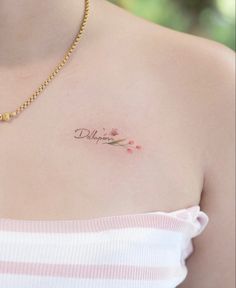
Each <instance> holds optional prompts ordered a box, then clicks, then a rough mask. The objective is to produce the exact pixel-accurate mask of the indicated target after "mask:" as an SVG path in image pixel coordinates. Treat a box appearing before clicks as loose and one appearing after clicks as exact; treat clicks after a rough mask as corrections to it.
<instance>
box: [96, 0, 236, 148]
mask: <svg viewBox="0 0 236 288" xmlns="http://www.w3.org/2000/svg"><path fill="white" fill-rule="evenodd" d="M99 3H102V10H103V16H104V15H105V14H107V17H105V19H103V21H105V22H106V23H107V24H109V25H107V26H109V28H106V29H108V33H110V34H111V38H109V40H112V42H114V43H115V46H116V48H115V47H114V50H113V51H114V54H113V59H115V55H118V57H119V56H121V55H122V56H121V57H123V58H122V60H124V61H122V65H123V66H127V67H125V68H127V71H128V72H129V75H133V77H136V76H137V79H139V78H138V77H140V81H142V82H145V81H146V84H147V85H150V86H152V87H153V91H160V92H163V93H166V94H168V95H174V96H175V98H176V99H177V100H179V101H180V103H181V104H183V105H184V107H185V108H186V109H188V110H189V111H190V113H192V117H194V115H197V117H199V118H201V119H202V120H201V125H200V123H199V128H200V129H202V130H204V131H203V133H205V134H204V135H203V136H205V137H206V138H209V136H210V135H211V136H212V139H213V138H214V137H216V138H217V137H220V135H221V134H220V133H222V131H221V130H220V127H222V128H223V127H225V125H226V126H227V125H232V124H230V123H232V117H234V75H235V65H234V63H235V53H234V51H232V50H231V49H229V48H227V47H226V46H224V45H223V44H220V43H217V42H215V41H212V40H208V39H205V38H202V37H198V36H194V35H190V34H187V33H182V32H178V31H174V30H172V29H169V28H166V27H163V26H160V25H158V24H154V23H151V22H149V21H147V20H144V19H141V18H139V17H137V16H134V15H132V14H131V13H129V12H127V11H125V10H124V9H121V8H119V7H117V6H115V5H114V4H111V3H108V2H107V1H104V0H100V2H99ZM116 53H117V54H116ZM119 60H120V58H119V59H118V61H119ZM140 71H142V72H140ZM129 77H132V76H129ZM226 122H227V123H226ZM214 125H215V126H218V125H219V126H218V129H217V130H215V131H211V133H209V130H211V129H212V127H214ZM217 135H218V136H217ZM221 136H222V135H221ZM212 141H213V142H214V140H212ZM209 147H210V146H209ZM209 149H210V150H211V148H209Z"/></svg>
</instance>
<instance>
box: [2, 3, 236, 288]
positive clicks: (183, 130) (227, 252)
mask: <svg viewBox="0 0 236 288" xmlns="http://www.w3.org/2000/svg"><path fill="white" fill-rule="evenodd" d="M43 2H44V4H42V3H40V2H36V1H35V2H34V1H29V0H21V1H16V0H10V1H8V0H0V43H1V49H0V87H1V107H0V108H1V109H0V112H1V113H2V112H5V111H12V110H14V109H15V108H16V107H17V106H19V105H20V104H21V103H22V102H23V101H24V100H25V99H26V98H27V97H28V96H29V95H31V93H32V92H33V91H34V89H36V88H37V86H38V85H39V84H40V83H41V82H42V81H43V80H45V78H46V77H47V75H48V74H49V73H50V72H51V70H52V69H53V68H54V66H55V64H56V63H57V62H58V60H59V59H61V58H62V56H63V55H64V53H65V51H66V49H67V48H68V46H69V45H70V44H71V41H72V40H73V36H74V35H75V34H76V33H77V30H78V17H79V16H81V17H82V14H83V1H82V0H81V1H78V0H76V1H75V0H70V1H69V2H68V1H67V2H66V3H67V4H65V1H62V0H61V1H59V0H57V1H56V0H54V1H43ZM29 3H31V4H30V5H29ZM68 3H69V5H68ZM64 6H65V7H64ZM91 7H92V11H91V17H90V19H89V24H88V26H87V29H86V33H85V34H84V36H83V39H82V41H81V43H80V45H79V47H78V49H77V50H76V52H75V53H74V54H73V56H72V59H71V60H70V62H69V63H68V64H67V65H66V67H64V69H63V70H62V71H61V73H60V75H58V76H57V78H56V79H55V80H54V81H53V82H52V83H51V84H50V86H49V87H48V88H47V89H46V90H45V92H44V93H43V94H42V95H40V97H39V99H38V100H37V101H36V102H35V103H34V104H33V105H31V107H30V108H29V109H27V110H26V111H25V112H24V113H22V114H21V115H20V116H19V117H18V118H17V119H15V120H14V121H13V122H10V123H0V135H1V139H2V141H0V160H1V165H0V188H1V190H0V218H13V219H33V220H37V219H43V220H52V219H87V218H95V217H102V216H108V215H121V214H134V213H145V212H150V211H166V212H170V211H174V210H178V209H182V208H187V207H190V206H193V205H198V204H200V205H201V209H202V210H203V211H204V212H206V213H207V214H208V216H209V218H210V222H209V224H208V226H207V229H206V230H205V231H204V233H203V234H202V235H200V236H199V237H197V238H196V239H194V241H193V243H194V247H195V252H194V253H193V254H192V256H191V257H190V258H189V259H188V260H187V266H188V270H189V275H190V276H189V277H188V278H187V279H186V281H185V282H184V283H183V284H182V285H181V286H180V287H182V288H185V287H186V288H187V287H188V288H189V287H191V288H199V287H202V288H211V287H233V283H234V279H233V278H234V276H233V275H234V256H233V255H234V217H233V215H234V115H235V111H234V52H233V51H231V50H230V49H228V48H226V47H224V46H223V45H221V44H218V43H215V42H213V41H209V40H206V39H202V38H199V37H196V36H191V35H187V34H184V33H180V32H175V31H173V30H170V29H167V28H164V27H161V26H159V25H155V24H152V23H149V22H147V21H145V20H142V19H139V18H136V17H135V16H132V15H131V14H129V13H127V12H125V11H123V10H121V9H120V8H117V7H115V6H114V5H112V4H109V3H107V2H105V1H102V0H96V1H92V6H91ZM32 16H34V19H32ZM62 19H63V21H62ZM42 20H43V21H42ZM16 21H18V22H17V23H18V24H17V25H16ZM19 23H20V24H19ZM11 27H14V29H11ZM78 128H87V129H91V130H93V129H97V130H99V131H103V130H102V128H105V130H106V131H110V130H111V129H112V128H117V129H118V131H119V136H121V138H123V137H124V138H126V139H128V140H133V141H135V143H138V144H139V145H141V146H142V149H141V150H139V151H136V152H135V153H127V152H126V150H125V149H124V148H123V147H115V146H113V145H101V144H96V143H95V142H94V141H92V140H86V139H83V140H82V139H80V140H79V139H75V138H74V130H75V129H78ZM100 134H102V133H100Z"/></svg>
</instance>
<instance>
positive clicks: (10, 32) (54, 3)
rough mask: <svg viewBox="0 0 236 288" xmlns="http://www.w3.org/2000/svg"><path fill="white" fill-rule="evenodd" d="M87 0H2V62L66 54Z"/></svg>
mask: <svg viewBox="0 0 236 288" xmlns="http://www.w3.org/2000/svg"><path fill="white" fill-rule="evenodd" d="M84 4H85V1H84V0H67V1H64V0H44V1H32V0H0V43H1V46H0V47H1V49H0V65H7V66H9V65H18V64H22V63H26V62H33V61H35V60H36V59H37V58H47V57H50V55H55V56H56V57H58V55H62V53H63V52H65V50H66V49H68V47H69V45H70V44H71V43H72V41H73V40H74V37H75V36H76V34H77V33H78V30H79V26H80V24H81V20H82V17H83V14H84Z"/></svg>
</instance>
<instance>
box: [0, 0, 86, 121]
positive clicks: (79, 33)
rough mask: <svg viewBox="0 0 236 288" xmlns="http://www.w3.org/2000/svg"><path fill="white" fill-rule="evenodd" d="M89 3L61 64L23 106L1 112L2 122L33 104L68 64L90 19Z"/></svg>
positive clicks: (0, 119)
mask: <svg viewBox="0 0 236 288" xmlns="http://www.w3.org/2000/svg"><path fill="white" fill-rule="evenodd" d="M89 4H90V2H89V0H85V9H84V16H83V20H82V24H81V26H80V29H79V32H78V34H77V35H76V37H75V39H74V41H73V43H72V44H71V46H70V48H69V49H68V51H67V52H66V54H65V56H64V57H63V59H62V60H61V61H60V62H59V64H58V65H57V66H56V68H55V69H54V70H53V72H52V73H51V74H50V75H49V76H48V78H47V79H46V80H45V81H44V82H43V83H42V84H41V85H40V86H39V87H38V88H37V89H36V90H35V92H34V93H33V94H32V95H31V96H30V97H29V98H28V99H27V100H26V101H25V102H24V103H23V104H22V105H21V106H19V107H18V108H17V109H16V110H15V111H13V112H5V113H0V122H1V121H2V122H7V121H10V120H11V119H12V118H14V117H16V116H17V115H19V114H20V113H21V112H23V111H24V110H25V109H26V108H27V107H28V106H29V105H31V104H32V103H33V102H34V100H35V99H37V97H38V96H39V95H40V94H41V93H42V92H43V91H44V89H45V88H46V87H47V86H48V84H49V83H50V82H51V81H52V80H53V79H54V77H55V76H56V75H57V74H58V72H59V71H60V70H61V68H62V67H63V66H64V65H65V64H66V62H67V61H68V59H69V58H70V56H71V54H72V52H73V51H74V50H75V48H76V47H77V44H78V43H79V41H80V38H81V36H82V34H83V32H84V29H85V26H86V24H87V21H88V16H89V10H90V9H89V6H90V5H89Z"/></svg>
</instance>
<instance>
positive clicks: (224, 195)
mask: <svg viewBox="0 0 236 288" xmlns="http://www.w3.org/2000/svg"><path fill="white" fill-rule="evenodd" d="M216 47H217V48H216V49H219V50H218V51H216V54H215V55H213V59H214V60H215V61H214V63H213V65H212V70H211V71H210V73H211V75H210V76H207V77H209V82H208V84H209V87H210V90H211V91H212V93H211V95H206V99H207V100H206V101H205V104H206V110H205V116H204V117H205V127H204V129H205V132H206V133H205V144H206V145H205V151H204V155H205V157H204V159H205V173H204V174H205V181H204V188H203V192H202V198H201V203H200V204H201V209H202V210H203V211H204V212H206V213H207V214H208V216H209V223H208V226H207V228H206V230H205V231H204V232H203V234H202V235H200V236H198V237H197V238H195V239H194V240H193V244H194V247H195V252H194V253H193V255H192V256H191V257H190V258H189V259H188V260H187V266H188V271H189V275H188V277H187V279H186V281H185V282H184V283H183V284H182V285H181V286H180V287H182V288H185V287H186V288H189V287H191V288H199V287H201V288H211V287H227V288H233V287H234V273H235V269H234V265H235V258H234V257H235V247H234V245H235V230H234V229H235V186H234V185H235V182H234V179H235V170H234V167H235V166H234V164H235V162H234V161H235V157H234V156H235V148H234V147H235V145H234V144H235V142H234V135H235V134H234V133H235V127H234V125H235V121H234V118H235V109H234V107H235V105H234V104H235V103H234V93H235V92H234V91H235V78H234V77H235V71H234V53H233V52H232V51H230V50H228V49H226V48H222V47H221V45H220V46H217V45H216ZM213 54H214V53H213Z"/></svg>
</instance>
